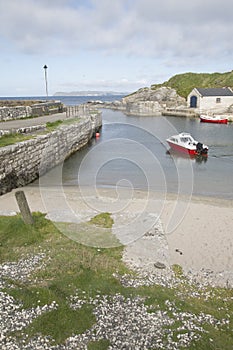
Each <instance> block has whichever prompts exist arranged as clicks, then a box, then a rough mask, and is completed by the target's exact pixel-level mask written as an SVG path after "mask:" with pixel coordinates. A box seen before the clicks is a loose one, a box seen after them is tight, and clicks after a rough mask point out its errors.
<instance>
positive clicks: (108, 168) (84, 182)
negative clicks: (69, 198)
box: [0, 95, 233, 200]
mask: <svg viewBox="0 0 233 350" xmlns="http://www.w3.org/2000/svg"><path fill="white" fill-rule="evenodd" d="M122 97H123V96H116V95H113V96H105V95H104V96H56V97H52V96H51V97H50V98H51V99H55V100H59V101H61V102H62V103H64V104H65V105H70V106H72V105H78V104H82V103H84V102H87V101H94V100H99V101H114V100H120V99H121V98H122ZM0 99H17V100H20V99H25V100H29V99H34V100H46V98H45V97H40V96H39V97H15V98H14V97H11V98H7V97H4V98H3V97H2V98H0ZM101 112H102V119H103V126H102V129H101V131H100V137H98V138H93V139H92V140H91V141H90V142H89V144H88V145H87V146H85V147H84V148H83V149H82V150H80V151H78V152H76V153H75V154H73V155H72V156H70V157H69V158H68V159H67V160H66V161H65V162H64V164H63V167H62V183H63V186H76V185H79V186H95V187H99V188H116V187H118V188H127V189H136V190H143V191H148V190H150V191H155V192H160V193H161V192H162V193H174V194H177V193H179V194H182V195H183V194H184V195H196V196H205V197H206V196H207V197H214V198H220V199H230V200H233V123H229V124H227V125H224V124H223V125H221V124H208V123H200V121H199V119H197V118H186V117H177V116H169V117H165V116H148V117H145V116H137V115H131V116H128V115H126V114H124V113H123V112H122V111H115V110H110V109H103V110H101ZM180 132H189V133H190V134H191V135H192V136H193V137H194V138H195V139H196V140H197V141H200V142H202V143H204V144H206V145H208V147H209V154H208V157H203V158H190V157H188V156H187V157H186V156H182V155H179V154H173V153H172V152H171V150H170V149H169V146H168V144H167V142H166V139H167V138H168V137H169V136H171V135H175V134H177V133H180ZM56 181H57V180H56V179H55V178H54V179H52V183H54V186H55V185H56Z"/></svg>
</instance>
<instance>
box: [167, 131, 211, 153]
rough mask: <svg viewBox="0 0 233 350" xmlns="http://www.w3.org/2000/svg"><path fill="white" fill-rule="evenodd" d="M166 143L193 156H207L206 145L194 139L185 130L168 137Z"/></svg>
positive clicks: (175, 149) (173, 148)
mask: <svg viewBox="0 0 233 350" xmlns="http://www.w3.org/2000/svg"><path fill="white" fill-rule="evenodd" d="M166 141H167V143H168V144H169V146H170V147H171V149H172V150H174V151H177V152H182V153H185V154H189V155H192V156H193V155H194V156H207V154H208V150H209V148H208V146H206V145H204V144H203V143H201V142H198V141H196V140H194V138H193V137H192V136H191V135H190V134H189V133H186V132H182V133H180V134H178V135H174V136H171V137H169V138H168V139H167V140H166Z"/></svg>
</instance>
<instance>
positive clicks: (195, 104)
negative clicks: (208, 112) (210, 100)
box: [190, 96, 197, 108]
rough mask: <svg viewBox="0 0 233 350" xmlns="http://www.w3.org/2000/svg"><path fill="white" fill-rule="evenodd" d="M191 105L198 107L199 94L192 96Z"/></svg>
mask: <svg viewBox="0 0 233 350" xmlns="http://www.w3.org/2000/svg"><path fill="white" fill-rule="evenodd" d="M190 107H191V108H197V96H191V98H190Z"/></svg>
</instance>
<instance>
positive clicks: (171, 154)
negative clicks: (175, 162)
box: [166, 148, 208, 164]
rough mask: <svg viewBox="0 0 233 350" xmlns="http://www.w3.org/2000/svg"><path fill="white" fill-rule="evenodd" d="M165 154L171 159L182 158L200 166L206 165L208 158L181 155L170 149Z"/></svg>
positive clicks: (204, 156)
mask: <svg viewBox="0 0 233 350" xmlns="http://www.w3.org/2000/svg"><path fill="white" fill-rule="evenodd" d="M166 154H169V155H170V156H171V157H173V158H183V159H187V160H191V161H193V162H196V163H199V164H201V163H202V162H203V163H206V162H207V160H208V156H207V155H201V154H199V155H191V154H185V153H181V152H176V151H175V150H173V149H171V148H170V149H169V150H167V151H166Z"/></svg>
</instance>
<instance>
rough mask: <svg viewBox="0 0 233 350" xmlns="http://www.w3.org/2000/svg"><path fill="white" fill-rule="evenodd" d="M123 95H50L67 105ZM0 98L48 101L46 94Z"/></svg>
mask: <svg viewBox="0 0 233 350" xmlns="http://www.w3.org/2000/svg"><path fill="white" fill-rule="evenodd" d="M122 97H123V96H122V95H109V96H49V97H48V98H49V100H56V101H61V102H62V103H64V104H65V105H66V106H75V105H79V104H82V103H86V102H88V101H96V100H98V101H106V102H107V101H114V100H120V99H121V98H122ZM0 100H24V101H25V100H27V101H28V100H36V101H46V100H47V97H46V96H28V97H0Z"/></svg>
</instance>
